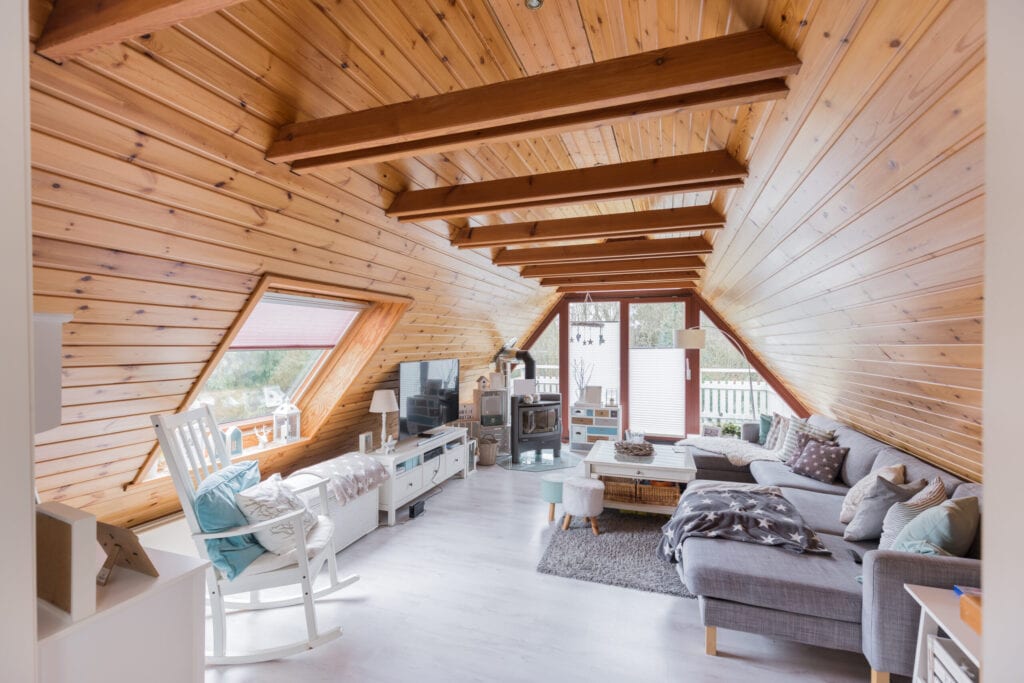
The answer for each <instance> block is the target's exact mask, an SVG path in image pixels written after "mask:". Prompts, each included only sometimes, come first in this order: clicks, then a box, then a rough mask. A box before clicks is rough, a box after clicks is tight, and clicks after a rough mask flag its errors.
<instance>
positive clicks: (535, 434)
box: [509, 394, 562, 463]
mask: <svg viewBox="0 0 1024 683" xmlns="http://www.w3.org/2000/svg"><path fill="white" fill-rule="evenodd" d="M539 397H540V400H539V401H530V402H527V399H528V397H526V396H513V397H512V438H511V443H510V449H509V450H511V452H512V462H514V463H518V462H519V455H520V453H523V452H524V451H540V450H542V449H545V448H550V449H551V450H552V451H554V454H555V457H556V458H557V457H559V455H560V451H561V448H562V395H561V394H540V395H539ZM534 398H537V397H536V396H535V397H534Z"/></svg>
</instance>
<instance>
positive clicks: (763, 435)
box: [757, 415, 772, 446]
mask: <svg viewBox="0 0 1024 683" xmlns="http://www.w3.org/2000/svg"><path fill="white" fill-rule="evenodd" d="M760 420H761V427H760V432H759V433H758V435H757V442H758V443H759V444H761V445H762V446H763V445H764V441H765V439H767V438H768V432H769V431H770V430H771V428H772V416H771V415H761V418H760Z"/></svg>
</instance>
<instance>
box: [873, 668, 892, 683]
mask: <svg viewBox="0 0 1024 683" xmlns="http://www.w3.org/2000/svg"><path fill="white" fill-rule="evenodd" d="M871 683H889V672H888V671H875V670H874V669H872V670H871Z"/></svg>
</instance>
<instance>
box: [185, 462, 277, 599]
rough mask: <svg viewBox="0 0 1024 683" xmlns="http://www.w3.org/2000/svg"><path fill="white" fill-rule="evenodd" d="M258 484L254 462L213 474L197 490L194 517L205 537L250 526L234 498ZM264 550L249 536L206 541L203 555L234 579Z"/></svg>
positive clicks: (238, 464)
mask: <svg viewBox="0 0 1024 683" xmlns="http://www.w3.org/2000/svg"><path fill="white" fill-rule="evenodd" d="M258 483H260V468H259V465H258V463H256V462H255V461H251V460H250V461H248V462H240V463H236V464H234V465H229V466H228V467H225V468H224V469H222V470H220V471H219V472H214V473H213V474H211V475H210V476H208V477H207V478H206V479H203V481H202V482H201V483H200V484H199V487H198V488H197V489H196V517H197V518H198V520H199V528H200V529H202V530H203V531H204V532H206V533H215V532H217V531H225V530H227V529H232V528H234V527H238V526H246V525H247V524H248V523H249V522H248V521H247V520H246V519H245V515H243V514H242V511H241V510H240V509H239V507H238V504H237V503H236V502H235V494H236V493H238V492H239V491H244V490H245V489H247V488H249V487H250V486H255V485H256V484H258ZM265 552H266V549H265V548H264V547H263V546H261V545H260V544H259V543H257V542H256V538H255V537H254V536H253V535H252V534H245V535H244V536H233V537H231V538H213V539H209V540H207V541H206V554H207V555H209V557H210V562H212V563H213V566H214V567H216V568H217V569H219V570H220V571H221V572H223V573H224V575H225V576H227V577H228V579H233V578H235V577H236V576H238V575H239V574H241V573H242V570H244V569H245V568H246V567H248V566H249V564H250V563H252V561H253V560H255V559H256V558H257V557H259V556H260V555H262V554H263V553H265Z"/></svg>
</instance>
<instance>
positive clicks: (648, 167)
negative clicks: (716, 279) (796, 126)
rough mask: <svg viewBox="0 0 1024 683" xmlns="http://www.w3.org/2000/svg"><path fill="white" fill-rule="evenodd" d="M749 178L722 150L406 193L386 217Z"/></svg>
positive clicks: (492, 209)
mask: <svg viewBox="0 0 1024 683" xmlns="http://www.w3.org/2000/svg"><path fill="white" fill-rule="evenodd" d="M746 176H747V169H746V168H745V167H744V166H743V164H741V163H740V162H738V161H736V160H735V159H733V158H732V156H731V155H730V154H729V152H727V151H725V150H718V151H715V152H700V153H698V154H682V155H678V156H673V157H662V158H659V159H646V160H641V161H632V162H627V163H624V164H612V165H608V166H592V167H589V168H579V169H573V170H570V171H555V172H553V173H541V174H538V175H529V176H519V177H516V178H503V179H500V180H488V181H485V182H481V183H467V184H465V185H454V186H450V187H435V188H432V189H429V190H414V191H411V192H402V193H400V194H399V195H398V196H397V197H395V200H394V201H393V202H392V203H391V206H390V207H389V208H388V209H387V211H386V212H385V213H386V214H387V215H388V216H391V217H393V218H397V219H398V220H400V221H420V220H429V219H434V218H455V217H458V216H472V215H474V214H482V213H498V212H502V211H512V210H515V209H523V208H529V207H537V206H555V205H559V204H576V203H580V202H593V201H602V200H607V199H618V198H621V197H634V196H639V195H652V194H664V193H682V192H703V191H705V190H714V189H718V188H725V187H738V186H741V185H742V184H743V179H744V178H745V177H746Z"/></svg>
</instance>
